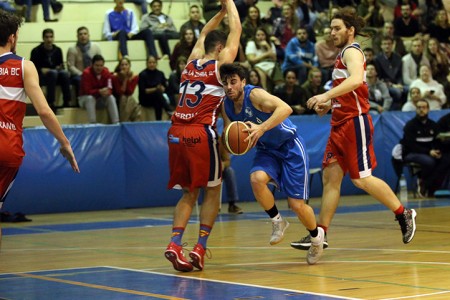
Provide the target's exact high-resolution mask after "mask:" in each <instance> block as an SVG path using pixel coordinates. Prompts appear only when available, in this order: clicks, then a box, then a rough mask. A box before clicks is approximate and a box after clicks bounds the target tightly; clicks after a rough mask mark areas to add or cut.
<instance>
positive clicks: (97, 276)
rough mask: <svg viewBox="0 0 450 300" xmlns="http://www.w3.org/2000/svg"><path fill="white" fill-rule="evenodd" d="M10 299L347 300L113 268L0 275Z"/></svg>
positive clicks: (2, 291)
mask: <svg viewBox="0 0 450 300" xmlns="http://www.w3.org/2000/svg"><path fill="white" fill-rule="evenodd" d="M0 297H5V298H7V299H52V300H67V299H77V300H79V299H96V300H103V299H105V300H111V299H124V300H129V299H198V300H202V299H208V300H211V299H212V300H215V299H217V300H222V299H277V300H278V299H279V300H319V299H320V300H330V299H336V298H340V299H349V298H341V297H335V296H334V297H333V296H330V295H323V294H315V293H307V292H304V291H294V290H285V289H274V288H268V287H263V286H255V285H246V284H237V283H230V282H224V281H216V280H207V279H198V278H190V277H187V276H176V275H167V274H162V273H155V272H145V271H138V270H130V269H117V268H112V267H94V268H82V269H66V270H50V271H39V272H29V273H14V274H0Z"/></svg>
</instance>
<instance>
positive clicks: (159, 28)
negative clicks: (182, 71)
mask: <svg viewBox="0 0 450 300" xmlns="http://www.w3.org/2000/svg"><path fill="white" fill-rule="evenodd" d="M150 9H151V12H150V13H149V14H148V15H146V16H144V17H142V21H141V24H140V26H139V27H140V29H141V30H147V29H150V31H151V32H152V33H153V37H154V38H155V40H158V41H159V47H160V49H161V52H162V54H163V56H167V58H170V53H171V52H170V47H169V40H176V39H179V38H180V34H179V33H178V31H177V29H176V28H175V25H174V24H173V20H172V18H171V17H170V16H168V15H166V14H164V13H163V12H162V2H161V0H153V1H152V2H150Z"/></svg>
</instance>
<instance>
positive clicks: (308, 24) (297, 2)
mask: <svg viewBox="0 0 450 300" xmlns="http://www.w3.org/2000/svg"><path fill="white" fill-rule="evenodd" d="M290 4H292V6H293V7H294V11H295V14H296V15H297V18H298V22H299V27H304V28H305V29H306V31H307V32H308V39H309V40H310V41H311V42H313V43H315V42H316V34H315V32H314V30H313V28H314V23H315V22H316V20H317V14H316V12H315V11H313V9H314V7H313V5H312V3H311V2H309V1H306V0H292V1H290Z"/></svg>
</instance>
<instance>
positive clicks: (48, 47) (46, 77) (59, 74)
mask: <svg viewBox="0 0 450 300" xmlns="http://www.w3.org/2000/svg"><path fill="white" fill-rule="evenodd" d="M54 38H55V37H54V32H53V29H50V28H47V29H44V31H43V32H42V39H43V40H44V41H43V42H42V43H41V44H40V45H39V46H37V47H35V48H33V50H32V51H31V57H30V60H31V61H32V62H33V63H34V65H35V66H36V69H37V71H38V74H39V84H40V85H41V86H46V87H47V95H46V97H47V101H48V104H49V105H50V107H51V108H52V109H55V108H56V86H57V85H59V86H61V90H62V94H63V100H64V106H65V107H69V106H70V75H69V72H67V70H65V69H64V62H63V54H62V50H61V48H59V47H58V46H56V45H55V44H53V41H54Z"/></svg>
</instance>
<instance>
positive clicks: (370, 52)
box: [363, 47, 375, 65]
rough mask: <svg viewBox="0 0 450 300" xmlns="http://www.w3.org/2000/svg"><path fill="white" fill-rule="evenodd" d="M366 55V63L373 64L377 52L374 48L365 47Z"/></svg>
mask: <svg viewBox="0 0 450 300" xmlns="http://www.w3.org/2000/svg"><path fill="white" fill-rule="evenodd" d="M363 52H364V56H365V57H366V65H367V64H372V63H373V61H374V58H375V53H374V51H373V49H372V48H370V47H366V48H364V49H363Z"/></svg>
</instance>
